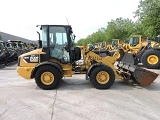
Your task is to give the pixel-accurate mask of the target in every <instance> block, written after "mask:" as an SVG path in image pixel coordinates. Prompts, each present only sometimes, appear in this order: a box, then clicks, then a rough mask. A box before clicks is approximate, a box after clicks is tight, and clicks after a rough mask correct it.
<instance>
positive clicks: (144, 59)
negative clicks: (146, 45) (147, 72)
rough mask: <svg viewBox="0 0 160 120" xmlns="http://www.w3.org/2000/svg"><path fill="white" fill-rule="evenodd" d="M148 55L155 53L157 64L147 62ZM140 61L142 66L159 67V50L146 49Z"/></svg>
mask: <svg viewBox="0 0 160 120" xmlns="http://www.w3.org/2000/svg"><path fill="white" fill-rule="evenodd" d="M149 55H156V56H157V57H158V58H159V61H158V62H157V64H154V65H151V64H149V63H148V62H147V58H148V56H149ZM141 62H142V64H143V66H144V67H146V68H148V69H157V68H159V67H160V51H158V50H153V49H152V50H147V51H145V52H144V53H143V55H142V57H141Z"/></svg>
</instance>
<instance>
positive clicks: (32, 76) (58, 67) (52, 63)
mask: <svg viewBox="0 0 160 120" xmlns="http://www.w3.org/2000/svg"><path fill="white" fill-rule="evenodd" d="M43 65H51V66H54V67H56V68H57V69H58V70H59V71H60V73H61V75H62V76H63V69H62V67H61V66H60V65H59V64H58V63H55V62H48V61H46V62H42V63H40V64H38V65H37V66H36V67H35V68H34V69H33V71H32V73H31V79H33V78H34V76H35V73H36V71H37V69H38V68H39V67H40V66H43Z"/></svg>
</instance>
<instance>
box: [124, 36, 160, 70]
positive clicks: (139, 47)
mask: <svg viewBox="0 0 160 120" xmlns="http://www.w3.org/2000/svg"><path fill="white" fill-rule="evenodd" d="M159 58H160V44H159V43H158V42H155V41H152V40H149V39H148V38H146V39H144V38H142V36H139V37H138V36H137V37H136V36H135V37H133V38H131V39H130V43H129V50H128V51H127V52H126V53H125V55H124V57H123V59H122V61H123V62H125V63H132V64H135V65H137V64H138V63H142V64H143V66H144V67H146V68H148V69H157V68H160V59H159Z"/></svg>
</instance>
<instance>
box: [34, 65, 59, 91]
mask: <svg viewBox="0 0 160 120" xmlns="http://www.w3.org/2000/svg"><path fill="white" fill-rule="evenodd" d="M61 79H62V77H61V73H60V71H59V70H58V69H57V68H56V67H54V66H50V65H44V66H41V67H39V68H38V70H37V72H36V74H35V81H36V84H37V86H38V87H40V88H41V89H43V90H51V89H55V88H56V87H57V86H58V84H59V82H60V80H61Z"/></svg>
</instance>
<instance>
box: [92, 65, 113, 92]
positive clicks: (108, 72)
mask: <svg viewBox="0 0 160 120" xmlns="http://www.w3.org/2000/svg"><path fill="white" fill-rule="evenodd" d="M114 80H115V74H114V72H113V70H112V69H111V68H110V67H108V66H99V67H94V68H93V69H92V71H91V73H90V81H91V83H92V85H93V86H94V87H95V88H97V89H108V88H110V87H111V86H112V85H113V83H114Z"/></svg>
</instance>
